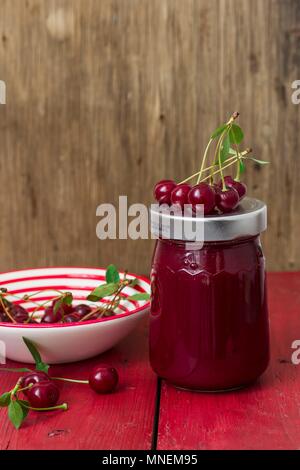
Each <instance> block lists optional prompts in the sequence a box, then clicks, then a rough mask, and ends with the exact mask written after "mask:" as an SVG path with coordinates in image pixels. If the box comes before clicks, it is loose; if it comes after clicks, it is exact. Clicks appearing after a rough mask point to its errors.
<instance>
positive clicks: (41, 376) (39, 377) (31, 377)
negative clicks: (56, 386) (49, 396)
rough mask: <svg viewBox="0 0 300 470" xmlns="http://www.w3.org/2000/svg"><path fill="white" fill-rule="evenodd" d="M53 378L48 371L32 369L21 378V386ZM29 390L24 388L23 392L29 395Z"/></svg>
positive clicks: (48, 380) (24, 386)
mask: <svg viewBox="0 0 300 470" xmlns="http://www.w3.org/2000/svg"><path fill="white" fill-rule="evenodd" d="M50 381H51V379H50V377H49V375H48V374H46V372H43V371H38V370H35V371H32V372H28V374H26V375H24V376H23V377H22V380H21V388H26V387H29V385H31V384H32V385H35V384H37V383H41V382H50ZM28 390H29V389H28ZM28 390H24V391H23V393H24V394H25V395H27V392H28Z"/></svg>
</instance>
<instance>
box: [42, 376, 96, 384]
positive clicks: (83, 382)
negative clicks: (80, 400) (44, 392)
mask: <svg viewBox="0 0 300 470" xmlns="http://www.w3.org/2000/svg"><path fill="white" fill-rule="evenodd" d="M51 380H60V381H62V382H71V383H76V384H88V383H89V381H88V380H78V379H66V378H65V377H51Z"/></svg>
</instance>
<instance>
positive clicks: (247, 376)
mask: <svg viewBox="0 0 300 470" xmlns="http://www.w3.org/2000/svg"><path fill="white" fill-rule="evenodd" d="M203 223H204V245H203V247H202V248H199V249H191V243H186V241H183V240H174V239H173V240H172V239H162V238H159V239H158V240H157V242H156V247H155V252H154V256H153V264H152V273H151V280H152V304H151V315H150V362H151V365H152V368H153V370H154V371H155V372H156V373H157V374H158V375H159V376H160V377H162V378H163V379H165V380H167V381H168V382H170V383H172V384H174V385H175V386H177V387H181V388H186V389H194V390H200V391H201V390H202V391H221V390H230V389H236V388H239V387H242V386H245V385H248V384H250V383H252V382H253V381H255V380H256V379H257V378H258V377H259V376H260V375H261V374H262V373H263V372H264V370H265V369H266V368H267V365H268V362H269V325H268V308H267V293H266V275H265V260H264V256H263V253H262V248H261V244H260V239H259V233H260V232H262V231H263V230H265V228H266V207H265V205H264V204H263V203H261V202H260V201H257V200H255V199H250V198H245V201H244V202H243V203H242V204H241V207H240V208H239V209H238V211H236V212H235V213H233V214H230V215H225V216H215V217H205V218H204V219H203ZM214 239H215V240H214Z"/></svg>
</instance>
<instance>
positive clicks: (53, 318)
mask: <svg viewBox="0 0 300 470" xmlns="http://www.w3.org/2000/svg"><path fill="white" fill-rule="evenodd" d="M63 317H64V311H63V310H62V309H61V308H59V309H58V310H57V312H54V309H53V307H47V308H46V309H45V313H44V315H43V316H42V319H41V323H58V322H59V321H61V320H62V319H63Z"/></svg>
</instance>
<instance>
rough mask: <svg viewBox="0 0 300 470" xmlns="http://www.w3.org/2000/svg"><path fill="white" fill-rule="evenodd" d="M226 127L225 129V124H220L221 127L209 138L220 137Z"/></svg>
mask: <svg viewBox="0 0 300 470" xmlns="http://www.w3.org/2000/svg"><path fill="white" fill-rule="evenodd" d="M226 127H227V124H222V126H220V127H217V129H215V130H214V131H213V133H212V134H211V136H210V138H211V139H215V138H216V137H219V135H221V134H222V132H224V131H225V129H226Z"/></svg>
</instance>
